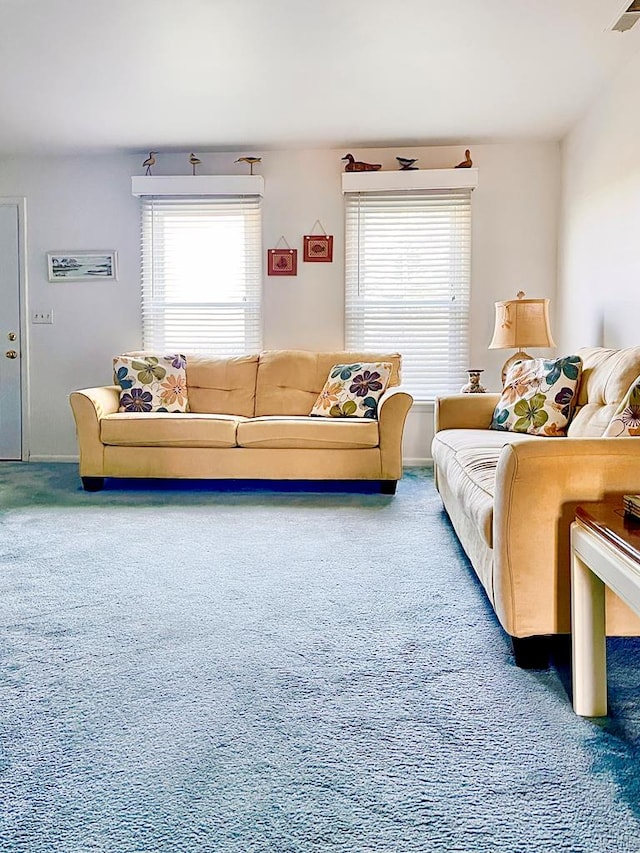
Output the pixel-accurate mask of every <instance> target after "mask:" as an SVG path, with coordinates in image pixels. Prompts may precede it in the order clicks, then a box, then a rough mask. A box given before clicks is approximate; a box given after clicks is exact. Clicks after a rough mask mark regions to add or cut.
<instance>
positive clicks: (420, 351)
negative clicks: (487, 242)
mask: <svg viewBox="0 0 640 853" xmlns="http://www.w3.org/2000/svg"><path fill="white" fill-rule="evenodd" d="M345 199H346V202H345V204H346V235H345V237H346V258H345V263H346V280H345V288H346V294H345V299H346V302H345V337H346V341H345V343H346V346H347V348H348V349H356V350H363V351H368V350H369V351H371V350H373V351H377V352H381V351H382V352H384V351H393V350H398V351H399V352H401V353H402V377H403V379H402V382H403V385H406V386H407V388H408V390H409V391H410V392H411V393H412V394H413V395H414V397H415V399H416V400H433V399H434V398H435V397H436V396H437V395H439V394H446V393H451V392H458V391H459V390H460V386H461V385H462V384H463V383H464V382H465V381H466V379H467V375H466V371H467V369H468V367H469V291H470V254H471V189H470V188H463V189H434V190H431V189H429V190H415V191H404V190H401V191H392V192H377V191H370V192H347V193H346V195H345Z"/></svg>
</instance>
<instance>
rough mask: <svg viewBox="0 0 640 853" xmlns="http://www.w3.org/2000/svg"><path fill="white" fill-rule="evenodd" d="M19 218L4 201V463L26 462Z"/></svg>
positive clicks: (0, 434) (0, 319)
mask: <svg viewBox="0 0 640 853" xmlns="http://www.w3.org/2000/svg"><path fill="white" fill-rule="evenodd" d="M18 216H19V209H18V205H17V204H13V203H3V202H2V201H1V200H0V459H21V458H22V392H21V379H20V376H21V362H22V357H21V345H20V262H19V257H20V254H19V243H18Z"/></svg>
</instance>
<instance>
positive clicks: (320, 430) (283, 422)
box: [238, 415, 378, 450]
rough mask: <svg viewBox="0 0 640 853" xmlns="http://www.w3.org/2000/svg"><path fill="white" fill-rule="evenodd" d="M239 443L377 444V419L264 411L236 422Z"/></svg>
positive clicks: (305, 445) (337, 446)
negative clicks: (286, 414)
mask: <svg viewBox="0 0 640 853" xmlns="http://www.w3.org/2000/svg"><path fill="white" fill-rule="evenodd" d="M238 445H239V446H241V447H280V448H285V447H289V448H314V449H322V450H344V449H354V448H365V447H377V446H378V422H377V421H372V420H364V419H357V420H351V419H345V420H342V419H340V418H311V417H289V416H282V415H267V416H262V417H258V418H251V420H247V421H243V422H242V423H241V424H239V425H238Z"/></svg>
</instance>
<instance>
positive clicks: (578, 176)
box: [558, 55, 640, 351]
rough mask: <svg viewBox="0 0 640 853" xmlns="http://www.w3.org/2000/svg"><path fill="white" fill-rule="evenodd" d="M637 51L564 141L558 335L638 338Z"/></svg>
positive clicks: (585, 341) (573, 342)
mask: <svg viewBox="0 0 640 853" xmlns="http://www.w3.org/2000/svg"><path fill="white" fill-rule="evenodd" d="M639 84H640V55H636V56H635V57H634V58H633V59H632V61H631V62H630V63H629V64H628V65H627V66H626V67H624V68H623V69H622V71H621V72H620V74H619V75H618V76H617V77H616V78H615V79H614V80H613V81H612V82H611V83H610V84H609V85H608V86H607V88H606V89H605V90H604V91H603V92H602V93H601V94H600V97H599V98H598V99H597V100H596V101H595V102H594V103H593V104H592V105H591V107H590V109H589V111H588V112H587V114H586V115H585V116H584V117H583V118H582V120H581V121H580V122H579V123H578V124H577V125H576V126H575V127H574V128H573V130H572V131H571V133H570V134H569V135H568V136H567V137H566V139H565V140H564V142H563V145H562V164H563V189H562V220H561V235H562V245H563V250H562V256H561V264H560V276H559V281H560V284H559V293H560V295H561V305H560V308H561V311H560V326H559V328H560V341H558V343H560V342H561V343H562V347H563V349H564V350H567V351H568V350H570V349H575V348H576V347H579V346H610V347H614V348H615V347H620V346H631V345H637V344H640V333H639V332H638V322H637V316H638V309H639V308H640V291H639V282H640V252H639V251H638V244H639V237H640V156H639V155H638V151H639V150H640V109H639V107H640V100H639V98H638V85H639Z"/></svg>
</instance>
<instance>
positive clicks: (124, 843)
mask: <svg viewBox="0 0 640 853" xmlns="http://www.w3.org/2000/svg"><path fill="white" fill-rule="evenodd" d="M0 585H1V590H0V625H1V626H2V632H1V639H0V703H1V706H0V744H1V752H0V850H1V851H2V853H5V851H19V853H22V851H24V852H25V853H26V852H27V851H28V853H97V851H100V853H196V851H198V853H200V851H212V853H316V852H317V853H325V851H326V853H333V851H345V853H365V851H366V853H430V851H446V853H458V851H459V853H537V851H544V853H552V851H572V853H607V851H611V853H628V851H640V773H639V772H638V766H639V765H638V757H639V746H640V690H639V688H640V642H639V641H638V640H624V641H614V642H611V643H610V647H609V654H610V667H609V674H610V701H611V716H610V718H609V719H606V720H603V721H597V720H588V719H582V718H579V717H576V716H575V715H574V713H573V711H572V708H571V701H570V696H569V693H568V690H569V687H568V684H569V674H568V667H567V665H566V664H561V665H558V666H554V667H552V668H551V669H550V670H549V671H548V672H526V671H522V670H519V669H517V668H516V667H515V665H514V663H513V659H512V657H511V655H510V649H509V645H508V643H507V641H506V638H505V636H504V634H503V632H502V630H501V629H500V627H499V626H498V624H497V622H496V620H495V618H494V616H493V614H492V611H491V610H490V608H489V606H488V604H487V602H486V599H485V597H484V593H483V591H482V590H481V588H480V587H479V585H478V583H477V581H476V580H475V578H474V576H473V573H472V571H471V570H470V568H469V566H468V564H467V562H466V560H465V557H464V555H463V553H462V551H461V549H460V547H459V545H458V543H457V541H456V539H455V536H454V534H453V533H452V531H451V528H450V526H449V524H448V521H447V519H446V517H445V515H444V513H443V511H442V508H441V504H440V501H439V498H438V496H437V494H436V492H435V490H434V488H433V482H432V478H431V475H430V473H429V472H428V471H412V472H410V473H409V474H408V475H406V476H405V478H404V480H403V481H402V482H401V483H400V484H399V487H398V494H397V495H396V496H395V497H386V496H381V495H379V494H375V493H372V492H370V491H368V490H367V488H365V487H362V486H354V487H352V488H351V489H350V490H349V489H348V488H347V487H338V488H337V489H334V490H333V491H322V490H320V489H318V488H316V489H315V490H314V491H311V492H295V491H289V490H288V487H284V486H277V485H275V486H268V485H267V486H265V485H264V484H263V485H262V486H260V487H257V486H254V487H252V486H250V485H249V484H244V485H243V486H242V487H230V486H228V485H222V486H220V485H216V484H203V483H200V484H190V485H189V484H171V483H160V484H159V483H153V484H146V483H136V484H128V485H127V484H122V483H115V484H110V487H109V488H108V489H106V490H105V491H104V492H101V493H97V494H87V493H84V492H82V491H81V489H80V485H79V480H78V478H77V470H76V467H75V466H73V465H62V464H60V465H45V464H29V465H26V464H24V465H23V464H12V463H3V464H0Z"/></svg>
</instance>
